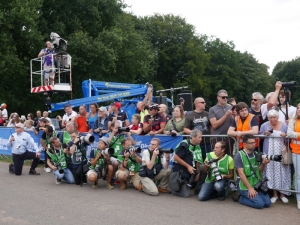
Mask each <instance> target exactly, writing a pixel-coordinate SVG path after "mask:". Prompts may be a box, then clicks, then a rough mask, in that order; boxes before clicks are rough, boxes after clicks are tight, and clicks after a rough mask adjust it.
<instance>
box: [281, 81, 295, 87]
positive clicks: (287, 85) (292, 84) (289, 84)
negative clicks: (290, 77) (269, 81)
mask: <svg viewBox="0 0 300 225" xmlns="http://www.w3.org/2000/svg"><path fill="white" fill-rule="evenodd" d="M281 84H282V87H295V86H296V81H288V82H281Z"/></svg>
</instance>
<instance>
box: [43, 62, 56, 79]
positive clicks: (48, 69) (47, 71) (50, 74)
mask: <svg viewBox="0 0 300 225" xmlns="http://www.w3.org/2000/svg"><path fill="white" fill-rule="evenodd" d="M49 78H50V79H54V70H53V67H52V65H51V66H46V65H44V79H49Z"/></svg>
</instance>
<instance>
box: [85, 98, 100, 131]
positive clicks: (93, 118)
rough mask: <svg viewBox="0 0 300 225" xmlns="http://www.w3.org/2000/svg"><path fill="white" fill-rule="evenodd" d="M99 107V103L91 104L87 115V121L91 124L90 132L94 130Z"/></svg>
mask: <svg viewBox="0 0 300 225" xmlns="http://www.w3.org/2000/svg"><path fill="white" fill-rule="evenodd" d="M98 109H99V105H98V104H97V103H92V104H90V112H89V113H88V115H87V121H88V124H89V129H90V130H89V133H91V132H92V129H93V128H94V123H95V121H96V120H97V118H98V113H97V112H98Z"/></svg>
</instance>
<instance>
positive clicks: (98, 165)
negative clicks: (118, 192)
mask: <svg viewBox="0 0 300 225" xmlns="http://www.w3.org/2000/svg"><path fill="white" fill-rule="evenodd" d="M108 147H109V141H108V138H107V137H101V138H100V139H99V142H98V148H97V149H93V150H92V151H91V153H90V163H91V165H90V167H89V169H90V170H89V171H88V172H87V178H88V180H89V181H90V182H92V183H93V186H92V188H97V187H98V179H99V178H101V177H105V176H106V175H107V183H106V188H107V189H110V190H111V189H114V188H115V187H114V186H112V185H111V184H110V183H111V179H112V176H113V167H112V165H111V163H110V156H109V155H108V154H102V153H101V152H102V151H105V150H106V149H108ZM98 174H99V175H98Z"/></svg>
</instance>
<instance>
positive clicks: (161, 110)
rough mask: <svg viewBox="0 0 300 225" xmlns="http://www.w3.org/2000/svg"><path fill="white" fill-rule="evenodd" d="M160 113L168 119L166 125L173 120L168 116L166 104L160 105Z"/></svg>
mask: <svg viewBox="0 0 300 225" xmlns="http://www.w3.org/2000/svg"><path fill="white" fill-rule="evenodd" d="M158 113H159V114H160V115H162V116H163V117H164V118H165V119H166V123H167V122H168V121H169V120H170V119H172V116H171V115H168V107H167V106H166V105H165V104H160V105H159V111H158Z"/></svg>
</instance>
